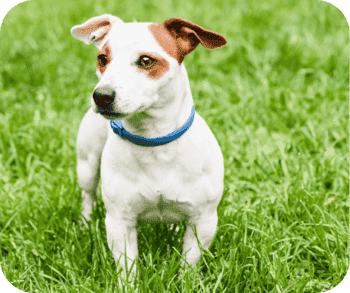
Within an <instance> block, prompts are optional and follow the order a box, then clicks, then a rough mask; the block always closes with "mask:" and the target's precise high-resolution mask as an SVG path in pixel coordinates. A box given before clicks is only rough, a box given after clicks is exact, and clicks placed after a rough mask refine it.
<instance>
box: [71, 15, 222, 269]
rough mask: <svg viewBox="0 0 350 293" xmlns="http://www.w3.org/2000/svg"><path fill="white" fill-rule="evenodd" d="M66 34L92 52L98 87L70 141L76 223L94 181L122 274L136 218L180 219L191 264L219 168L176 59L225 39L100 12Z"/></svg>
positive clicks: (132, 254)
mask: <svg viewBox="0 0 350 293" xmlns="http://www.w3.org/2000/svg"><path fill="white" fill-rule="evenodd" d="M71 33H72V35H73V37H74V38H77V39H79V40H81V41H83V42H84V43H86V44H90V43H94V44H95V45H96V47H97V48H98V49H99V53H98V56H97V71H96V73H97V76H98V77H99V79H100V80H99V82H98V83H97V85H96V87H95V89H94V91H93V94H92V97H91V108H90V109H89V110H88V111H87V113H86V114H85V116H84V118H83V121H82V122H81V124H80V128H79V133H78V139H77V153H78V162H77V173H78V179H79V183H80V186H81V188H82V196H83V210H82V215H83V217H84V218H85V219H86V220H90V213H91V212H92V206H93V204H94V198H96V196H97V194H98V191H97V186H98V181H99V178H101V180H102V185H101V190H102V198H103V201H104V204H105V207H106V210H107V214H106V220H105V223H106V230H107V231H106V232H107V241H108V245H109V247H110V249H111V250H112V253H113V256H114V259H115V261H116V262H117V261H118V260H120V261H119V264H120V265H121V267H122V268H123V269H124V271H125V259H124V255H125V253H126V255H127V266H128V268H129V269H130V266H131V264H132V262H133V260H134V259H135V258H136V257H137V254H138V249H137V235H136V223H137V220H143V221H146V222H159V221H162V222H166V223H174V222H179V221H183V220H186V221H187V222H188V225H189V228H187V231H186V234H185V236H184V246H183V253H184V254H185V253H186V252H187V256H186V261H187V263H188V264H189V265H192V264H195V263H197V262H198V261H199V259H200V250H199V247H198V243H197V239H196V237H195V234H194V231H193V229H194V227H195V228H196V231H197V236H198V239H199V241H200V242H201V245H202V246H203V248H204V249H208V248H209V245H210V243H211V241H212V239H213V237H214V235H215V232H216V228H217V222H218V216H217V206H218V204H219V202H220V199H221V196H222V193H223V177H224V163H223V156H222V153H221V150H220V147H219V144H218V142H217V141H216V139H215V137H214V135H213V133H212V132H211V130H210V128H209V127H208V125H207V124H206V122H205V121H204V120H203V118H202V117H201V116H200V115H199V114H198V113H196V112H195V108H194V103H193V98H192V95H191V90H190V84H189V80H188V76H187V72H186V69H185V65H184V62H183V60H184V58H185V56H186V55H187V54H189V53H191V52H192V51H193V50H194V49H195V48H196V47H197V45H198V44H199V43H201V44H202V46H204V47H205V48H207V49H215V48H218V47H221V46H223V45H225V44H226V39H225V38H224V37H223V36H222V35H220V34H218V33H215V32H212V31H209V30H206V29H204V28H202V27H200V26H199V25H196V24H193V23H191V22H189V21H187V20H184V19H181V18H171V19H169V20H167V21H165V22H164V23H162V24H158V23H137V22H134V23H124V22H123V21H122V20H121V19H119V18H118V17H115V16H112V15H109V14H105V15H102V16H97V17H93V18H91V19H90V20H88V21H86V22H85V23H83V24H81V25H77V26H74V27H73V28H72V29H71ZM183 265H184V262H183V263H182V266H183ZM135 270H136V269H135V266H134V267H133V269H132V272H133V273H135Z"/></svg>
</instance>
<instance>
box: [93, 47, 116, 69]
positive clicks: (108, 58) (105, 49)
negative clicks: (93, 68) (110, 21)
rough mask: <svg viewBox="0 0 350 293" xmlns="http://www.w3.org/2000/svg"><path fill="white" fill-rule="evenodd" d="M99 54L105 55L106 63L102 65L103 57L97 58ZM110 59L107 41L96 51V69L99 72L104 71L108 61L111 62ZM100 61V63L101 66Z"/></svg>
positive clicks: (110, 53) (110, 54)
mask: <svg viewBox="0 0 350 293" xmlns="http://www.w3.org/2000/svg"><path fill="white" fill-rule="evenodd" d="M100 55H104V56H106V57H107V59H106V61H107V62H106V64H105V65H104V62H103V61H104V60H105V59H104V58H101V60H99V56H100ZM111 61H112V52H111V48H110V47H109V45H108V42H106V44H104V45H103V47H102V49H101V50H100V51H99V52H98V56H97V69H98V70H99V71H100V72H101V73H104V72H105V71H106V69H107V66H108V65H109V63H111ZM100 63H102V65H104V66H102V65H101V64H100Z"/></svg>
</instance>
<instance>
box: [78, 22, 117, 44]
mask: <svg viewBox="0 0 350 293" xmlns="http://www.w3.org/2000/svg"><path fill="white" fill-rule="evenodd" d="M101 27H104V28H105V29H104V33H103V34H102V35H101V36H100V37H99V38H98V39H95V40H94V41H101V40H103V38H104V37H105V36H106V34H107V33H108V31H109V30H110V29H111V27H112V24H111V23H110V21H109V20H96V21H93V22H91V23H89V24H88V25H86V26H85V27H82V28H78V29H76V31H75V33H76V34H77V35H79V36H85V35H91V34H92V33H93V32H94V31H97V30H98V29H99V28H101Z"/></svg>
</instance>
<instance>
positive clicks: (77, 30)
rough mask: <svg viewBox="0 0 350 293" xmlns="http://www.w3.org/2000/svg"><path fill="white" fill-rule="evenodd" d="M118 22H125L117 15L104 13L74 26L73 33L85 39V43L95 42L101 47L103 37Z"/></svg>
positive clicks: (76, 36)
mask: <svg viewBox="0 0 350 293" xmlns="http://www.w3.org/2000/svg"><path fill="white" fill-rule="evenodd" d="M117 23H123V21H122V20H121V19H120V18H118V17H116V16H113V15H110V14H104V15H101V16H96V17H93V18H91V19H89V20H88V21H86V22H84V23H83V24H81V25H76V26H73V27H72V29H71V34H72V36H73V37H74V38H76V39H78V40H81V41H83V42H84V43H85V44H88V45H89V44H91V43H94V44H95V45H96V47H97V48H98V49H100V47H101V44H102V42H103V39H104V38H105V36H106V35H107V33H108V32H109V30H110V29H111V27H112V25H114V24H117Z"/></svg>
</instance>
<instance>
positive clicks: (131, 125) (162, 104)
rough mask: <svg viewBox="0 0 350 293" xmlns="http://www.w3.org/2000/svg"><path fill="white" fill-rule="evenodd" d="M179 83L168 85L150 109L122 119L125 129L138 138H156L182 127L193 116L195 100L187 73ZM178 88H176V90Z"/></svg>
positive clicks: (181, 76)
mask: <svg viewBox="0 0 350 293" xmlns="http://www.w3.org/2000/svg"><path fill="white" fill-rule="evenodd" d="M183 73H184V74H185V76H184V74H181V75H180V79H181V80H180V84H181V86H179V81H173V82H172V84H174V88H173V90H172V85H171V84H170V85H166V86H165V87H164V90H163V91H162V92H160V93H159V94H160V95H162V96H160V97H159V102H158V103H155V104H154V105H152V106H151V107H149V108H148V109H146V110H144V111H142V112H139V113H135V114H133V115H131V116H130V117H126V118H124V119H121V120H122V122H123V125H124V128H125V129H126V130H127V131H128V132H130V133H132V134H134V135H137V136H142V137H146V138H155V137H160V136H165V135H168V134H169V133H171V132H173V131H174V130H176V129H178V128H179V127H181V126H182V125H183V124H185V122H186V121H187V119H188V118H189V117H190V115H191V110H192V106H193V98H192V94H191V89H190V84H189V82H188V78H187V74H186V71H183ZM175 87H176V88H175Z"/></svg>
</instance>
